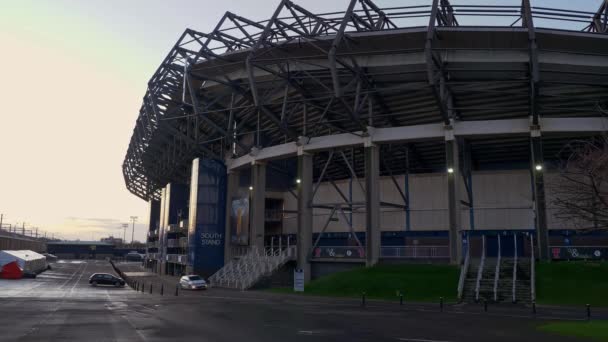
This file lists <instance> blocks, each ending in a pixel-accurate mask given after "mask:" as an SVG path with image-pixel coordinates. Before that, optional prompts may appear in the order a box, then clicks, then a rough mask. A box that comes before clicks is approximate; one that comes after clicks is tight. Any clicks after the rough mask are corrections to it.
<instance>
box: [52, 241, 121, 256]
mask: <svg viewBox="0 0 608 342" xmlns="http://www.w3.org/2000/svg"><path fill="white" fill-rule="evenodd" d="M47 251H48V253H50V254H53V255H55V256H57V257H58V258H59V259H105V258H111V257H113V256H114V245H113V244H111V243H108V242H100V241H55V242H49V243H47Z"/></svg>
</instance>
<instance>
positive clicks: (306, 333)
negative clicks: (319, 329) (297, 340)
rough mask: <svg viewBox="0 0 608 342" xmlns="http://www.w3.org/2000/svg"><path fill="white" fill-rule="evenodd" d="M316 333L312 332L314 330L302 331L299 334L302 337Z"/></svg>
mask: <svg viewBox="0 0 608 342" xmlns="http://www.w3.org/2000/svg"><path fill="white" fill-rule="evenodd" d="M314 333H315V332H314V331H312V330H300V331H298V334H300V335H312V334H314Z"/></svg>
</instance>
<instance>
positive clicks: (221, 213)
mask: <svg viewBox="0 0 608 342" xmlns="http://www.w3.org/2000/svg"><path fill="white" fill-rule="evenodd" d="M192 175H193V177H192V183H191V189H190V191H191V194H190V195H191V196H190V202H191V203H190V210H193V211H194V212H191V213H190V219H191V220H193V222H189V229H188V247H189V248H188V264H189V265H191V266H192V271H193V273H195V274H199V275H201V276H203V277H209V276H210V275H212V274H213V273H215V272H216V271H217V270H219V269H220V268H222V266H224V241H225V236H224V234H225V226H226V224H225V222H226V167H225V166H224V164H223V163H222V162H220V161H217V160H213V159H203V158H200V159H197V160H195V161H194V162H193V163H192Z"/></svg>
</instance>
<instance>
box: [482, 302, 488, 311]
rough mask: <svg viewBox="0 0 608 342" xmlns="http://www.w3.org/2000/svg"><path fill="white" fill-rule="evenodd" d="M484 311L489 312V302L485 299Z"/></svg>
mask: <svg viewBox="0 0 608 342" xmlns="http://www.w3.org/2000/svg"><path fill="white" fill-rule="evenodd" d="M483 311H484V312H488V301H487V300H485V299H484V300H483Z"/></svg>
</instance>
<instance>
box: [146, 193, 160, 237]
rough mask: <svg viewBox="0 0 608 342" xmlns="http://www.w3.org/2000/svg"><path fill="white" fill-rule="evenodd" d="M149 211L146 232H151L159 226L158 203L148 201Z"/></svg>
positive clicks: (156, 201) (157, 201)
mask: <svg viewBox="0 0 608 342" xmlns="http://www.w3.org/2000/svg"><path fill="white" fill-rule="evenodd" d="M149 203H150V211H149V212H148V230H149V231H152V230H155V229H157V228H158V226H159V225H160V201H159V200H154V199H152V200H150V201H149Z"/></svg>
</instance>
